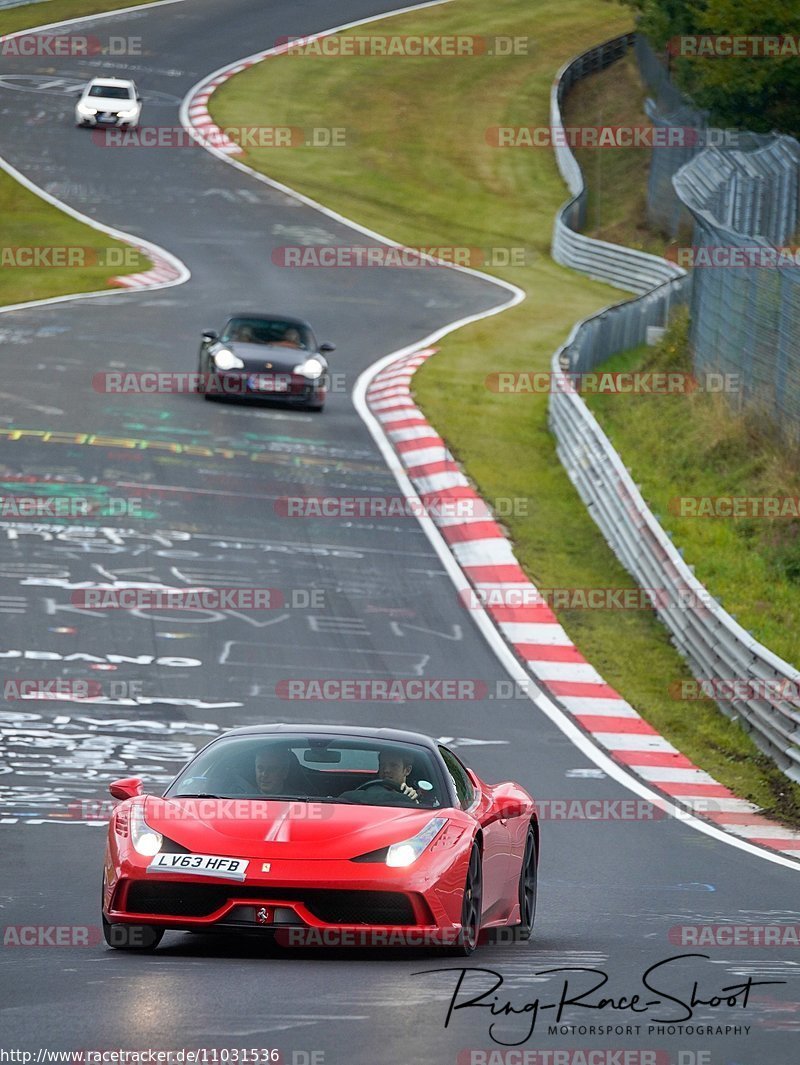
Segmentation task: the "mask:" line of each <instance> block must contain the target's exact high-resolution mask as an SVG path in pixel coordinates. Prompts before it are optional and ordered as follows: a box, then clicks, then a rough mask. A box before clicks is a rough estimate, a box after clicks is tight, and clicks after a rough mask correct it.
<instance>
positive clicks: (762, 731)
mask: <svg viewBox="0 0 800 1065" xmlns="http://www.w3.org/2000/svg"><path fill="white" fill-rule="evenodd" d="M632 39H633V35H632V34H628V35H625V36H623V37H618V38H615V39H614V40H613V41H608V42H606V43H605V44H602V45H599V46H598V47H597V48H593V49H591V50H590V51H589V52H586V53H584V54H583V55H580V56H578V57H576V58H575V59H573V60H572V61H571V62H570V63H568V64H566V66H565V67H563V68H562V70H561V71H559V74H558V76H557V79H556V82H555V83H554V85H553V90H552V94H551V125H552V126H553V127H554V128H555V127H558V126H560V125H561V124H562V123H561V103H562V101H563V98H564V96H565V94H566V92H567V91H568V90H569V87H570V86H571V85H573V84H574V83H575V81H577V80H578V79H579V78H580V77H583V76H585V75H586V74H589V73H591V72H593V71H595V70H600V69H603V68H604V67H605V66H607V65H608V64H609V63H611V62H613V61H614V59H616V58H619V57H620V56H621V55H623V54H624V52H625V51H626V50H627V49H628V48H629V47H630V46H631V43H632ZM556 156H557V160H558V166H559V169H560V171H561V173H562V175H563V176H564V180H565V181H566V182H567V185H568V186H569V190H570V192H571V193H572V199H570V200H569V201H568V202H567V203H566V204H565V205H564V206H563V207H562V208H561V209H560V211H559V212H558V216H557V218H556V226H555V233H554V238H553V258H554V259H556V260H557V261H558V262H560V263H563V264H564V265H565V266H571V267H573V268H575V269H577V270H580V271H581V272H583V273H586V274H589V275H590V276H591V277H595V278H597V279H599V280H603V281H608V282H610V283H611V284H615V285H619V286H620V287H623V286H624V287H628V288H630V289H632V290H633V291H635V292H644V293H645V294H644V295H641V296H639V297H638V298H637V299H632V300H629V301H627V302H625V303H619V304H615V305H614V306H612V307H608V308H606V309H605V310H603V311H601V312H600V313H599V314H595V315H593V316H592V317H590V318H587V319H584V320H583V321H581V322H578V323H577V325H576V326H575V328H574V329H573V330H572V333H571V334H570V336H569V338H568V339H567V341H566V343H565V344H564V345H563V346H562V347H561V348H560V349H559V350H558V351H557V352H556V354H555V355H554V356H553V361H552V370H553V372H554V373H558V372H559V371H561V372H563V371H564V370H573V371H578V372H585V371H587V370H591V369H593V368H594V367H596V366H597V365H599V364H600V363H601V362H603V361H604V360H605V359H606V358H607V357H608V356H609V355H611V354H612V353H614V352H616V351H622V350H624V349H625V348H630V347H633V346H635V345H638V344H641V343H643V342H644V341H645V339H646V332H647V326H648V325H663V324H664V323H665V322H666V319H667V315H668V313H669V308H670V306H671V305H674V304H677V303H685V302H686V300H687V298H688V295H689V286H690V278H689V277H687V276H686V275H685V273H684V272H683V271H682V270H680V269H678V268H677V267H675V266H674V265H673V264H671V263H668V262H667V261H666V260H664V259H659V258H658V257H657V256H653V255H644V254H642V253H641V252H637V251H635V250H633V249H626V248H619V247H616V246H615V245H609V244H606V243H605V242H603V241H597V240H592V238H590V237H586V236H583V235H580V234H576V233H575V232H573V231H572V226H574V225H578V224H580V221H581V219H582V213H583V210H584V202H585V195H586V192H585V185H584V181H583V175H582V174H581V170H580V167H579V166H578V164H577V161H576V160H575V157H574V156H573V154H572V152H571V151H570V149H569V147H567V146H566V145H562V146H559V147H558V148H557V149H556ZM549 418H550V427H551V429H552V431H553V433H554V435H555V437H556V442H557V452H558V457H559V459H560V460H561V462H562V464H563V465H564V467H565V469H566V471H567V473H568V474H569V477H570V480H571V481H572V483H573V484H574V485H575V487H576V489H577V491H578V492H579V494H580V496H581V498H582V499H583V501H584V503H585V504H586V506H587V507H588V508H589V512H590V514H591V515H592V517H593V518H594V520H595V521H596V522H597V524H598V526H599V527H600V530H601V531H602V533H603V535H604V536H605V538H606V540H607V541H608V543H609V545H610V547H611V548H612V550H613V551H614V553H615V554H616V556H617V558H619V560H620V562H622V564H623V565H624V566H625V568H626V569H627V570H628V571H629V572H630V573H631V574H632V575H633V576H634V577H635V578H636V580H637V581H638V582H639V583H640V584H641V585H642V587H645V588H659V589H664V593H665V594H664V596H663V600H664V603H665V604H667V605H657V606H656V607H655V609H656V612H657V614H658V616H659V618H660V620H661V621H662V622H663V623H664V624H665V625H666V626H667V628H668V629H669V631H670V633H671V636H672V641H673V643H674V644H675V646H676V647H677V648H678V650H679V651H680V652H681V653H682V654H683V655H684V657H685V658H686V659H687V661H688V663H689V665H690V667H691V669H692V671H693V673H694V674H695V676H696V677H697V678H698V679H705V678H719V679H725V680H737V681H752V682H754V683H753V685H752V687H753V689H754V691H757V692H759V693H763V694H764V697H763V698H737V699H730V700H725V701H720V702H719V705H720V707H721V709H722V710H723V712H724V713H726V714H727V715H728V716H730V717H734V718H738V719H740V721H741V722H742V724H743V725H744V726H745V727H746V728H747V729H748V730H749V731H751V733H752V736H753V739H754V740H755V742H756V743H757V744H758V745H759V747H760V748H761V749H762V750H763V751H765V752H766V753H767V754H769V755H770V756H771V757H772V758H773V759H774V761H775V762H776V763H777V765H778V766H779V767H780V768H781V769H782V770H783V771H784V772H785V773H786V775H787V776H788V777H790V778H791V779H793V780H797V781H800V705H798V703H797V700H796V699H795V700H789V699H786V698H784V699H781V698H780V697H779V696H778V695H775V696H769V695H768V694H767V689H768V686H769V684H770V683H771V684H773V685H774V686H775V687H776V688H778V687H779V686H780V685H783V690H784V691H794V692H797V691H799V690H800V671H798V670H796V669H795V668H794V667H792V666H791V665H789V663H788V662H784V661H783V660H782V659H780V658H778V657H777V655H774V654H773V653H772V652H771V651H769V650H768V649H767V648H766V647H764V646H762V645H761V644H759V643H758V642H757V641H756V640H755V639H754V638H753V637H752V636H751V635H750V634H749V633H748V632H746V631H745V630H744V629H743V628H742V627H741V626H740V625H739V624H737V622H736V621H735V620H734V619H733V618H732V617H731V616H730V614H728V613H726V611H724V610H723V609H722V607H721V606H720V605H719V603H717V602H716V600H714V599H713V597H712V596H711V595H710V594H709V593H708V592H707V591H706V589H705V588H704V587H703V585H702V584H701V583H700V582H699V581H698V580H697V579H696V578H695V576H694V574H693V573H692V570H691V568H690V567H689V566H688V565H687V564H686V563H685V562H684V561H683V559H682V558H681V555H680V553H679V552H678V551H677V550H676V548H675V547H674V545H673V544H672V542H671V540H670V539H669V537H668V536H667V534H666V533H665V532H664V530H663V529H662V527H661V526H660V524H659V523H658V521H657V520H656V518H655V517H654V515H653V514H652V513H651V511H650V510H649V508H648V507H647V505H646V503H645V502H644V500H643V499H642V496H641V494H640V493H639V490H638V489H637V487H636V485H635V484H634V483H633V480H632V479H631V476H630V474H629V473H628V471H627V470H626V468H625V466H624V465H623V463H622V460H621V459H620V457H619V455H618V454H617V453H616V451H615V450H614V448H613V447H612V446H611V443H610V441H609V439H608V437H607V436H606V435H605V433H604V432H603V430H602V429H601V428H600V426H599V424H598V423H597V420H596V419H595V418H594V416H593V415H592V414H591V412H590V411H589V409H588V408H587V407H586V404H585V403H584V402H583V400H582V399H581V397H580V395H578V394H577V393H576V392H574V391H561V390H554V391H553V392H552V393H551V396H550V407H549ZM677 602H687V603H688V604H691V605H690V606H687V608H686V609H683V610H679V609H676V608H675V607H674V605H673V606H670V605H669V604H670V603H672V604H674V603H677ZM700 604H702V605H700ZM764 682H768V683H764Z"/></svg>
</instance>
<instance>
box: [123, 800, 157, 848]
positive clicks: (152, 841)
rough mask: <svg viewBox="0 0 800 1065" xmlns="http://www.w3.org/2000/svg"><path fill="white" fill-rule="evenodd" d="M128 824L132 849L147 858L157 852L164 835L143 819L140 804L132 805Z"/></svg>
mask: <svg viewBox="0 0 800 1065" xmlns="http://www.w3.org/2000/svg"><path fill="white" fill-rule="evenodd" d="M130 826H131V842H132V843H133V846H134V849H135V850H136V851H138V853H139V854H142V855H144V856H145V857H147V858H152V856H153V855H154V854H158V852H159V851H160V850H161V844H162V842H163V840H164V837H163V836H162V835H161V833H160V832H156V830H155V829H154V828H151V827H150V825H148V823H147V822H146V821H145V819H144V810H143V809H142V807H141V806H140V805H137V806H134V807H133V809H132V810H131V817H130Z"/></svg>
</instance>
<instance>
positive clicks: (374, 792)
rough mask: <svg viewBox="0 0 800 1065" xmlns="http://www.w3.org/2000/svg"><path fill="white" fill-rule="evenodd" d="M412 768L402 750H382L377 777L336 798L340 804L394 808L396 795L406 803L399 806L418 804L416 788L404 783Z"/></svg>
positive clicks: (379, 756)
mask: <svg viewBox="0 0 800 1065" xmlns="http://www.w3.org/2000/svg"><path fill="white" fill-rule="evenodd" d="M412 768H413V766H412V763H411V760H410V758H409V757H408V756H407V755H406V753H405V752H404V751H402V750H398V749H395V748H384V749H383V750H382V751H381V752H380V754H379V755H378V775H377V777H373V779H372V780H368V781H366V782H365V783H364V784H361V785H360V786H359V787H357V788H353V789H352V791H345V792H342V794H341V795H339V796H338V798H339V800H340V801H341V802H357V803H367V804H368V805H370V806H372V805H375V806H386V805H390V806H394V805H396V802H397V799H398V795H400V796H402V797H403V798H404V799H405V800H406V802H405V803H402V802H401V805H411V804H412V803H415V804H419V794H418V792H417V790H416V788H412V787H411V785H410V784H407V783H406V778H407V777H408V775H409V773H410V772H411V770H412Z"/></svg>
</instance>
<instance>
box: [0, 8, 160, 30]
mask: <svg viewBox="0 0 800 1065" xmlns="http://www.w3.org/2000/svg"><path fill="white" fill-rule="evenodd" d="M139 2H141V3H152V2H153V0H139ZM136 6H137V0H44V2H43V3H40V4H25V5H23V6H22V7H12V8H10V9H9V10H8V11H0V36H2V35H3V34H6V33H14V32H15V31H16V30H27V29H31V28H32V27H34V26H49V25H50V23H51V22H61V21H63V20H65V19H72V18H82V17H83V16H84V15H97V14H99V13H101V12H105V11H118V10H119V9H120V8H123V7H136Z"/></svg>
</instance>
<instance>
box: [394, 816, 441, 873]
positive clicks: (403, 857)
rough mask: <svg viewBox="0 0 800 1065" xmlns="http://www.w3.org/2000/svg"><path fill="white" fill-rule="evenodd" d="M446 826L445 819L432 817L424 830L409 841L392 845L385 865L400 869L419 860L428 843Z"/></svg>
mask: <svg viewBox="0 0 800 1065" xmlns="http://www.w3.org/2000/svg"><path fill="white" fill-rule="evenodd" d="M446 824H447V818H446V817H432V818H431V820H430V821H429V822H428V823H427V825H425V827H424V828H422V829H420V831H419V832H417V834H416V836H412V838H411V839H404V840H401V841H400V843H393V844H392V845H391V847H390V848H389V850H388V851H387V852H386V864H387V865H389V866H391V867H392V868H394V869H402V868H405V866H407V865H411V864H412V862H415V861H416V860H417V858H419V856H420V854H422V852H423V851H424V850H425V848H426V847H427V846H428V844H429V843H431V842H432V840H433V839H434V838H435V837H436V836H438V834H439V833H440V832H441V830H442V829H443V828H444V826H445V825H446Z"/></svg>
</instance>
